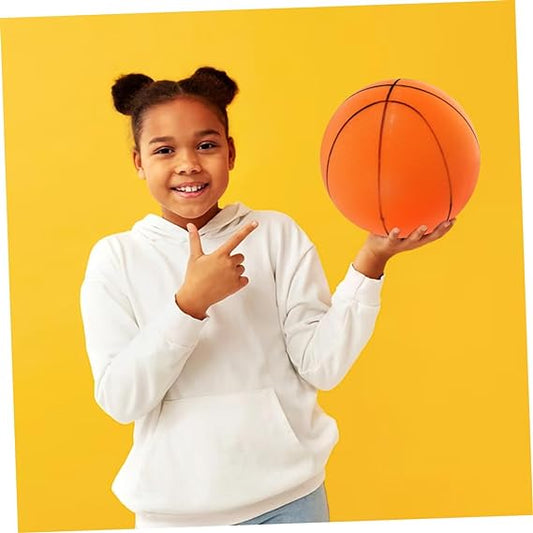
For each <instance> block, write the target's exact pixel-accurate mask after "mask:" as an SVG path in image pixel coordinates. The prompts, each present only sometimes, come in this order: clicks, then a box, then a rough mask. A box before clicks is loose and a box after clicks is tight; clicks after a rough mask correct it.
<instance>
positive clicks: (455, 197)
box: [320, 79, 480, 237]
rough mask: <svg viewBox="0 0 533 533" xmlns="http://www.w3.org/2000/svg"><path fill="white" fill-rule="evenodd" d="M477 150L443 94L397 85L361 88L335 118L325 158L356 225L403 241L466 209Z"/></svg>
mask: <svg viewBox="0 0 533 533" xmlns="http://www.w3.org/2000/svg"><path fill="white" fill-rule="evenodd" d="M479 160H480V154H479V143H478V140H477V137H476V133H475V131H474V128H473V127H472V124H471V123H470V120H469V119H468V117H467V115H466V113H465V112H464V110H463V109H462V107H461V106H460V105H459V104H458V103H457V102H456V101H455V100H454V99H453V98H450V97H449V96H448V95H447V94H445V93H444V92H443V91H441V90H440V89H437V88H436V87H432V86H431V85H428V84H426V83H422V82H420V81H415V80H408V79H399V80H389V81H382V82H379V83H374V84H372V85H369V86H368V87H365V88H364V89H361V90H360V91H358V92H356V93H355V94H353V95H352V96H350V97H349V98H348V99H347V100H345V101H344V102H343V103H342V104H341V106H340V107H339V108H338V109H337V111H336V112H335V114H334V115H333V117H332V118H331V120H330V122H329V124H328V126H327V128H326V131H325V133H324V138H323V139H322V147H321V151H320V162H321V170H322V177H323V179H324V183H325V185H326V189H327V191H328V193H329V195H330V197H331V199H332V200H333V203H334V204H335V205H336V206H337V208H338V209H339V210H340V211H341V213H342V214H343V215H344V216H346V217H347V218H348V219H349V220H351V221H352V222H353V223H354V224H356V225H358V226H360V227H361V228H363V229H365V230H368V231H370V232H372V233H377V234H380V235H386V234H388V233H389V232H390V230H391V229H392V228H394V227H398V228H400V230H401V232H400V237H405V236H407V235H409V233H411V232H412V231H413V230H414V229H416V228H417V227H419V226H421V225H422V224H425V225H426V226H427V227H428V231H427V233H430V232H431V231H433V229H434V228H435V227H436V226H437V225H438V224H439V223H440V222H443V221H444V220H448V219H450V218H454V217H455V216H456V215H457V213H459V212H460V211H461V209H463V207H464V206H465V204H466V203H467V201H468V199H469V198H470V196H471V195H472V193H473V191H474V188H475V186H476V182H477V177H478V173H479Z"/></svg>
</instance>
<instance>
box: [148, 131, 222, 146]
mask: <svg viewBox="0 0 533 533" xmlns="http://www.w3.org/2000/svg"><path fill="white" fill-rule="evenodd" d="M205 135H218V136H219V137H221V136H222V135H221V134H220V132H218V131H217V130H212V129H209V130H201V131H197V132H196V133H195V134H194V136H195V137H204V136H205ZM169 141H174V137H170V136H166V137H154V138H153V139H151V140H150V142H149V143H148V144H154V143H160V142H169Z"/></svg>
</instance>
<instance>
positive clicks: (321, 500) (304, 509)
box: [236, 484, 329, 525]
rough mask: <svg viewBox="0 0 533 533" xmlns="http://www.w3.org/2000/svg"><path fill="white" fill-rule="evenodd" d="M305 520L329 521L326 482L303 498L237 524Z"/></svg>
mask: <svg viewBox="0 0 533 533" xmlns="http://www.w3.org/2000/svg"><path fill="white" fill-rule="evenodd" d="M303 522H329V509H328V500H327V497H326V490H325V488H324V484H322V485H320V487H318V489H316V490H315V491H314V492H311V494H308V495H307V496H304V497H303V498H299V499H298V500H294V501H293V502H291V503H287V504H285V505H282V506H281V507H278V508H277V509H274V510H272V511H268V513H265V514H262V515H260V516H256V517H255V518H251V519H250V520H246V521H245V522H240V523H239V524H236V525H247V524H291V523H292V524H296V523H303Z"/></svg>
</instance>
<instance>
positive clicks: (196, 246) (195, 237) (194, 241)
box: [187, 223, 204, 257]
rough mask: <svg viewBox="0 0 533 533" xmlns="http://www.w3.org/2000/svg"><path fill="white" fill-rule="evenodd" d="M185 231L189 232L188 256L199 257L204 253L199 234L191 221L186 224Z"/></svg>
mask: <svg viewBox="0 0 533 533" xmlns="http://www.w3.org/2000/svg"><path fill="white" fill-rule="evenodd" d="M187 231H188V232H189V257H200V256H202V255H204V251H203V250H202V243H201V242H200V235H199V234H198V229H197V228H196V226H195V225H194V224H192V223H189V224H187Z"/></svg>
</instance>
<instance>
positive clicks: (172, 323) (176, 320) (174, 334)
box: [158, 298, 209, 347]
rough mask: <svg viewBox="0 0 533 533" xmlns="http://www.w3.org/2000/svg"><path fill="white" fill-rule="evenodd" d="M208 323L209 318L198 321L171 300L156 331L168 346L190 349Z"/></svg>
mask: <svg viewBox="0 0 533 533" xmlns="http://www.w3.org/2000/svg"><path fill="white" fill-rule="evenodd" d="M208 321H209V317H206V318H204V319H203V320H198V319H197V318H194V317H192V316H190V315H188V314H186V313H184V312H183V311H182V310H181V309H180V308H179V306H178V305H177V304H176V302H175V301H174V298H172V299H171V301H170V302H169V303H168V305H167V307H166V308H165V310H164V312H163V315H162V317H161V321H160V323H159V328H158V329H159V331H160V333H161V335H163V337H164V338H165V340H166V341H167V342H168V343H169V344H173V345H179V346H187V347H190V346H194V345H195V344H196V343H197V342H198V337H199V335H200V331H201V330H202V329H203V327H204V326H205V324H206V323H207V322H208Z"/></svg>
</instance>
